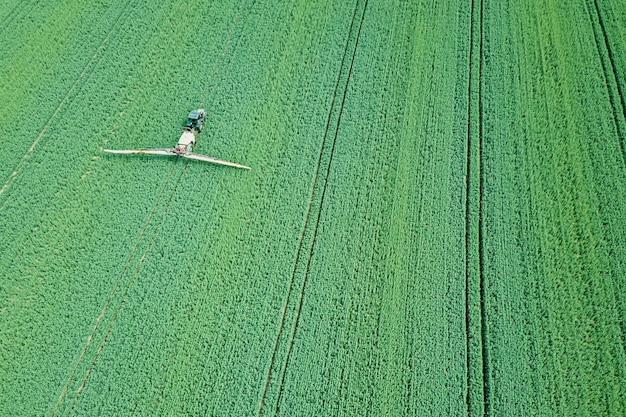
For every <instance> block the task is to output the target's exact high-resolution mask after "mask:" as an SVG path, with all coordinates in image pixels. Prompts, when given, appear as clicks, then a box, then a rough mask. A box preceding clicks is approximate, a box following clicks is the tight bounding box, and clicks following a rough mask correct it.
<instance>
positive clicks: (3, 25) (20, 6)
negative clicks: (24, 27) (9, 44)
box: [0, 0, 30, 34]
mask: <svg viewBox="0 0 626 417" xmlns="http://www.w3.org/2000/svg"><path fill="white" fill-rule="evenodd" d="M29 2H30V0H22V1H20V2H18V3H17V4H16V5H15V6H13V8H12V9H11V11H9V13H7V15H6V16H5V17H4V19H2V22H0V34H3V33H4V32H6V29H7V28H8V26H9V25H8V22H9V20H12V18H13V16H14V15H19V12H20V11H22V10H24V9H25V8H26V6H27V5H28V4H27V3H29Z"/></svg>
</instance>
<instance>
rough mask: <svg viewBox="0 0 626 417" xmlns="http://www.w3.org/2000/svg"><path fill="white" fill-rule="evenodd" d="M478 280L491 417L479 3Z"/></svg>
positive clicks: (480, 12) (481, 6)
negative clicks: (484, 245) (486, 304)
mask: <svg viewBox="0 0 626 417" xmlns="http://www.w3.org/2000/svg"><path fill="white" fill-rule="evenodd" d="M478 9H479V10H478V19H479V20H478V28H479V31H478V56H479V59H478V97H477V100H478V136H477V139H478V143H477V152H478V157H477V160H476V162H477V164H478V199H477V203H478V268H479V271H478V274H479V275H478V276H479V280H480V340H481V349H482V352H481V353H482V359H483V368H482V371H483V401H484V403H483V404H484V413H483V414H484V416H485V417H489V416H490V415H491V409H492V408H491V379H490V376H489V350H488V347H487V321H486V320H487V313H486V311H485V262H484V261H485V253H484V247H483V242H484V229H485V224H484V216H483V190H484V189H485V172H484V169H483V166H484V161H483V131H484V130H483V128H484V126H483V114H484V111H483V89H484V78H483V57H484V48H483V45H484V42H483V41H484V21H485V20H484V4H483V0H478Z"/></svg>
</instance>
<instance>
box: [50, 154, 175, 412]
mask: <svg viewBox="0 0 626 417" xmlns="http://www.w3.org/2000/svg"><path fill="white" fill-rule="evenodd" d="M174 167H175V165H172V168H171V169H170V171H169V174H168V176H167V179H166V181H165V182H164V183H163V185H162V187H161V191H160V192H159V195H158V196H157V198H156V200H155V201H154V203H153V205H152V208H151V209H150V211H149V212H148V217H147V218H146V221H145V222H144V225H143V227H142V228H141V230H140V231H139V235H138V236H137V238H136V239H135V244H134V246H133V248H132V249H131V251H130V253H129V255H128V257H127V258H126V262H125V263H124V266H123V267H122V271H121V272H120V274H119V275H118V277H117V279H116V280H115V283H114V285H113V289H112V290H111V292H110V293H109V296H108V297H107V300H106V302H105V304H104V307H103V308H102V310H101V312H100V314H99V315H98V317H97V318H96V324H95V325H94V327H93V329H92V331H91V333H90V334H89V336H88V337H87V341H86V342H85V345H84V346H83V349H82V350H81V353H80V355H79V356H78V359H77V361H76V364H75V365H74V368H73V369H72V372H71V373H70V376H69V378H68V380H67V381H66V383H65V385H64V386H63V390H62V392H61V395H60V396H59V398H58V400H57V403H56V405H55V407H54V410H53V411H52V414H51V416H54V414H55V413H56V411H57V409H58V408H59V406H60V404H61V402H62V401H63V398H64V397H65V395H66V394H67V391H68V389H69V386H70V384H71V383H72V380H73V379H74V375H75V374H76V371H77V369H78V367H79V366H80V363H81V361H82V360H83V357H84V356H85V354H86V352H87V349H88V348H89V345H90V344H91V342H92V340H93V336H94V334H95V333H96V331H97V330H98V327H99V325H100V321H101V320H102V317H104V315H105V314H106V312H107V310H108V308H109V304H110V303H111V301H112V300H113V295H114V294H115V292H116V291H117V288H118V286H119V284H120V282H121V280H122V278H123V277H124V275H125V274H126V270H127V269H128V266H129V264H130V262H131V260H132V259H133V257H134V255H135V252H136V251H137V248H138V247H139V243H140V242H141V239H142V238H143V235H144V234H145V232H146V229H147V228H148V225H149V224H150V221H151V220H152V216H153V215H154V213H155V211H156V208H157V206H158V204H159V202H160V201H161V198H162V197H163V193H164V192H165V189H166V188H167V185H168V183H169V181H170V179H171V177H172V174H173V172H174Z"/></svg>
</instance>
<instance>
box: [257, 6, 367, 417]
mask: <svg viewBox="0 0 626 417" xmlns="http://www.w3.org/2000/svg"><path fill="white" fill-rule="evenodd" d="M362 3H363V4H364V5H363V10H362V13H361V17H360V19H359V22H358V29H357V30H356V36H355V40H354V46H353V48H352V51H351V57H350V58H349V60H350V64H349V66H347V64H346V63H347V60H346V57H347V55H348V51H349V50H350V43H351V39H352V38H353V36H354V29H355V21H356V20H357V12H358V10H359V6H360V5H361V4H362ZM366 8H367V0H365V1H363V2H361V1H359V0H357V2H356V5H355V8H354V12H353V15H352V19H351V22H350V28H349V30H348V36H347V39H346V46H345V48H344V52H343V56H342V59H341V64H340V66H339V74H338V76H337V81H336V82H335V87H334V91H333V96H332V100H331V104H330V109H329V112H328V118H327V120H326V126H325V128H324V134H323V136H322V144H321V146H320V151H319V154H318V159H317V165H316V168H315V173H314V175H313V182H312V184H311V191H310V193H309V200H308V204H307V209H306V211H305V216H304V223H303V225H302V229H301V231H300V238H299V242H298V249H297V250H296V256H295V260H294V265H293V268H292V272H291V279H290V282H289V287H288V289H287V295H286V297H285V302H284V304H283V308H282V310H281V317H280V321H279V325H278V331H277V334H276V339H275V341H274V347H273V350H272V354H271V356H270V362H269V365H268V368H267V373H266V377H265V382H264V385H263V389H262V391H261V397H260V400H259V407H258V411H257V415H258V416H260V415H261V414H262V412H263V408H264V406H265V399H266V396H267V391H268V388H269V385H270V382H271V378H272V369H273V368H274V363H275V360H276V356H277V352H278V347H279V344H280V339H281V336H282V333H283V330H284V327H285V319H286V315H287V310H288V306H289V301H290V299H291V294H292V291H293V288H294V283H295V280H296V274H297V270H298V265H299V264H300V262H299V260H300V258H301V253H302V248H303V246H304V239H305V236H306V234H307V233H306V232H307V229H308V227H309V219H310V217H311V211H312V208H313V199H314V197H315V194H316V193H315V191H316V188H317V183H318V179H319V173H320V170H321V166H322V160H323V159H324V158H323V156H324V154H325V152H324V150H325V148H326V147H327V142H330V143H329V146H330V150H329V151H328V152H329V156H328V162H327V163H326V169H325V172H324V173H323V177H322V178H323V181H324V184H323V185H321V186H320V187H321V196H320V200H319V206H316V210H317V216H316V217H315V221H314V223H312V224H313V226H312V228H313V230H312V232H311V234H312V237H311V242H310V244H309V249H308V254H307V255H306V264H305V269H304V278H303V282H302V288H301V290H300V292H299V295H298V300H297V302H296V307H295V309H296V310H295V318H294V322H293V325H292V329H291V334H290V337H289V340H288V342H287V344H288V346H287V353H286V357H285V361H284V363H283V366H282V367H281V371H280V383H279V388H278V394H277V397H276V401H275V404H274V413H273V415H277V414H278V411H279V403H280V399H281V397H282V389H283V386H284V381H285V374H286V370H287V366H288V364H289V358H290V356H291V351H292V347H293V342H294V338H295V333H296V331H297V327H298V320H299V318H300V312H301V309H302V301H303V299H304V291H305V287H306V281H307V278H308V272H309V268H310V265H311V258H312V255H313V249H314V246H315V237H316V234H317V229H318V226H319V221H320V218H321V212H322V206H323V203H324V196H325V192H326V185H327V181H328V176H329V173H330V167H331V164H332V158H333V153H334V149H335V143H336V141H337V134H338V131H339V125H340V124H341V115H342V112H343V107H344V104H345V100H346V95H347V91H348V84H349V82H350V76H351V74H352V68H353V65H354V58H355V55H356V49H357V47H358V41H359V36H360V34H361V27H362V24H363V19H364V17H365V10H366ZM346 67H347V68H346ZM346 70H347V75H346V76H345V82H344V83H343V85H342V83H341V81H342V78H343V76H344V72H345V71H346ZM340 88H342V89H343V93H342V95H341V102H340V103H339V105H338V110H335V107H336V104H335V103H336V100H337V96H338V93H339V90H340ZM335 113H337V116H336V121H333V115H334V114H335ZM332 123H334V128H333V129H332V130H334V132H333V133H332V139H330V140H329V139H328V137H329V131H331V124H332ZM322 171H323V170H322Z"/></svg>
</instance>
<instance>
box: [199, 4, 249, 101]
mask: <svg viewBox="0 0 626 417" xmlns="http://www.w3.org/2000/svg"><path fill="white" fill-rule="evenodd" d="M248 2H249V0H244V2H243V4H242V5H241V8H240V9H239V14H238V15H237V18H236V19H235V22H234V23H233V26H232V28H231V30H230V33H229V35H228V38H227V39H226V44H225V45H224V48H223V49H222V53H221V54H220V56H219V58H218V60H217V62H218V64H217V65H216V67H215V70H213V74H212V75H211V78H210V80H209V84H208V85H207V86H206V88H205V90H204V92H203V94H204V95H203V96H202V100H201V101H200V104H199V105H198V107H202V105H203V104H204V102H205V101H206V99H207V97H208V96H209V94H210V93H211V87H212V85H213V82H214V81H215V78H216V77H217V74H218V73H219V72H220V68H221V66H222V64H223V63H224V59H225V57H226V53H227V52H228V50H229V49H228V47H229V46H230V44H231V42H232V40H233V38H234V37H235V33H236V32H237V27H238V25H239V21H240V20H241V18H242V16H243V14H244V12H245V10H246V8H247V9H248V14H246V16H245V18H244V20H243V22H244V23H243V26H242V27H241V32H242V33H243V29H244V27H245V22H246V21H247V19H248V16H250V11H251V10H252V6H254V2H255V0H252V1H251V2H250V7H249V8H248ZM238 43H239V38H237V41H236V42H235V44H234V45H233V47H232V48H231V49H230V50H231V51H233V52H231V56H232V54H233V53H234V50H235V49H236V47H237V44H238ZM230 62H231V60H230V57H229V58H228V60H227V63H226V67H224V71H223V74H224V75H225V74H226V73H227V71H228V67H229V66H230ZM220 86H221V82H220V83H219V84H218V87H217V90H216V91H215V95H217V92H218V91H219V87H220ZM214 100H215V98H214V99H213V101H214ZM213 101H212V102H211V104H210V105H209V108H210V107H211V105H212V103H213Z"/></svg>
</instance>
